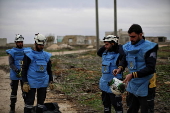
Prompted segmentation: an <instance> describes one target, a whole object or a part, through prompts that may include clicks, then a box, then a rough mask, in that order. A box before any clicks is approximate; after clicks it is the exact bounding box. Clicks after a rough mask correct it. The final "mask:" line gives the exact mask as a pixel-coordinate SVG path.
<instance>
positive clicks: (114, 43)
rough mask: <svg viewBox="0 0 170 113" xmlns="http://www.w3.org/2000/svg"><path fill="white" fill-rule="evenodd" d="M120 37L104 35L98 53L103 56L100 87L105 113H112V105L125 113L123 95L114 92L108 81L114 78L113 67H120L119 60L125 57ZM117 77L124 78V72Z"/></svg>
mask: <svg viewBox="0 0 170 113" xmlns="http://www.w3.org/2000/svg"><path fill="white" fill-rule="evenodd" d="M118 38H119V37H116V36H114V35H108V36H107V37H104V39H103V41H104V44H105V45H104V46H102V47H101V48H100V49H99V50H98V52H97V54H98V56H100V57H102V77H101V78H100V81H99V87H100V89H101V90H102V101H103V105H104V113H111V106H113V107H114V109H115V111H116V113H123V107H122V97H121V95H115V94H113V93H112V91H111V89H110V87H109V85H108V82H109V81H110V80H112V79H113V77H114V75H113V74H112V70H113V69H117V68H118V64H119V61H120V60H121V59H122V57H123V50H122V46H121V45H118ZM116 78H118V79H120V80H122V79H123V78H122V73H120V74H117V76H116Z"/></svg>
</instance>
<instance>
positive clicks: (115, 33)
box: [114, 0, 117, 36]
mask: <svg viewBox="0 0 170 113" xmlns="http://www.w3.org/2000/svg"><path fill="white" fill-rule="evenodd" d="M114 35H116V36H117V4H116V0H114Z"/></svg>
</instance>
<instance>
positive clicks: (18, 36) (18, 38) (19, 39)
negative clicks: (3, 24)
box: [14, 34, 24, 42]
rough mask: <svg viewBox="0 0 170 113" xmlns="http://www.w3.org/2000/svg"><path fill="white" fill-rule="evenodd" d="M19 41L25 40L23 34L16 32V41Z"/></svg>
mask: <svg viewBox="0 0 170 113" xmlns="http://www.w3.org/2000/svg"><path fill="white" fill-rule="evenodd" d="M18 41H24V37H23V36H22V35H19V34H16V37H15V40H14V42H18Z"/></svg>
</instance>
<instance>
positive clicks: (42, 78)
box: [22, 33, 54, 113]
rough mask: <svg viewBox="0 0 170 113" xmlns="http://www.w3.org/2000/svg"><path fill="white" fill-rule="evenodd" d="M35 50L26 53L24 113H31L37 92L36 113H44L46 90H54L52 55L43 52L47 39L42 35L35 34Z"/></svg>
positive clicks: (23, 69)
mask: <svg viewBox="0 0 170 113" xmlns="http://www.w3.org/2000/svg"><path fill="white" fill-rule="evenodd" d="M34 40H35V48H34V50H32V51H30V52H27V53H25V55H24V59H23V65H22V80H23V82H24V84H23V91H24V92H26V98H25V107H24V113H31V112H32V109H33V107H34V106H33V105H34V100H35V93H36V91H37V106H36V113H43V106H44V101H45V98H46V89H47V87H48V86H49V87H50V89H53V87H54V86H53V83H52V82H53V77H52V71H51V61H50V57H51V54H50V53H48V52H45V51H43V48H44V45H45V42H46V38H45V36H44V35H42V34H39V33H38V34H35V38H34Z"/></svg>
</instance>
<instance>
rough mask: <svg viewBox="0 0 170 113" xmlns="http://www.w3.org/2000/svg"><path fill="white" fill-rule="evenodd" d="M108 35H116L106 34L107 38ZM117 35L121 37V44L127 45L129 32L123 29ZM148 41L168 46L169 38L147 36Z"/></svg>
mask: <svg viewBox="0 0 170 113" xmlns="http://www.w3.org/2000/svg"><path fill="white" fill-rule="evenodd" d="M107 35H114V32H105V36H107ZM117 35H118V37H119V44H122V45H123V44H125V43H126V42H128V41H129V34H128V32H127V31H122V29H119V31H117ZM145 38H146V40H149V41H151V42H155V43H158V44H166V43H167V37H164V36H155V37H153V36H145Z"/></svg>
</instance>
